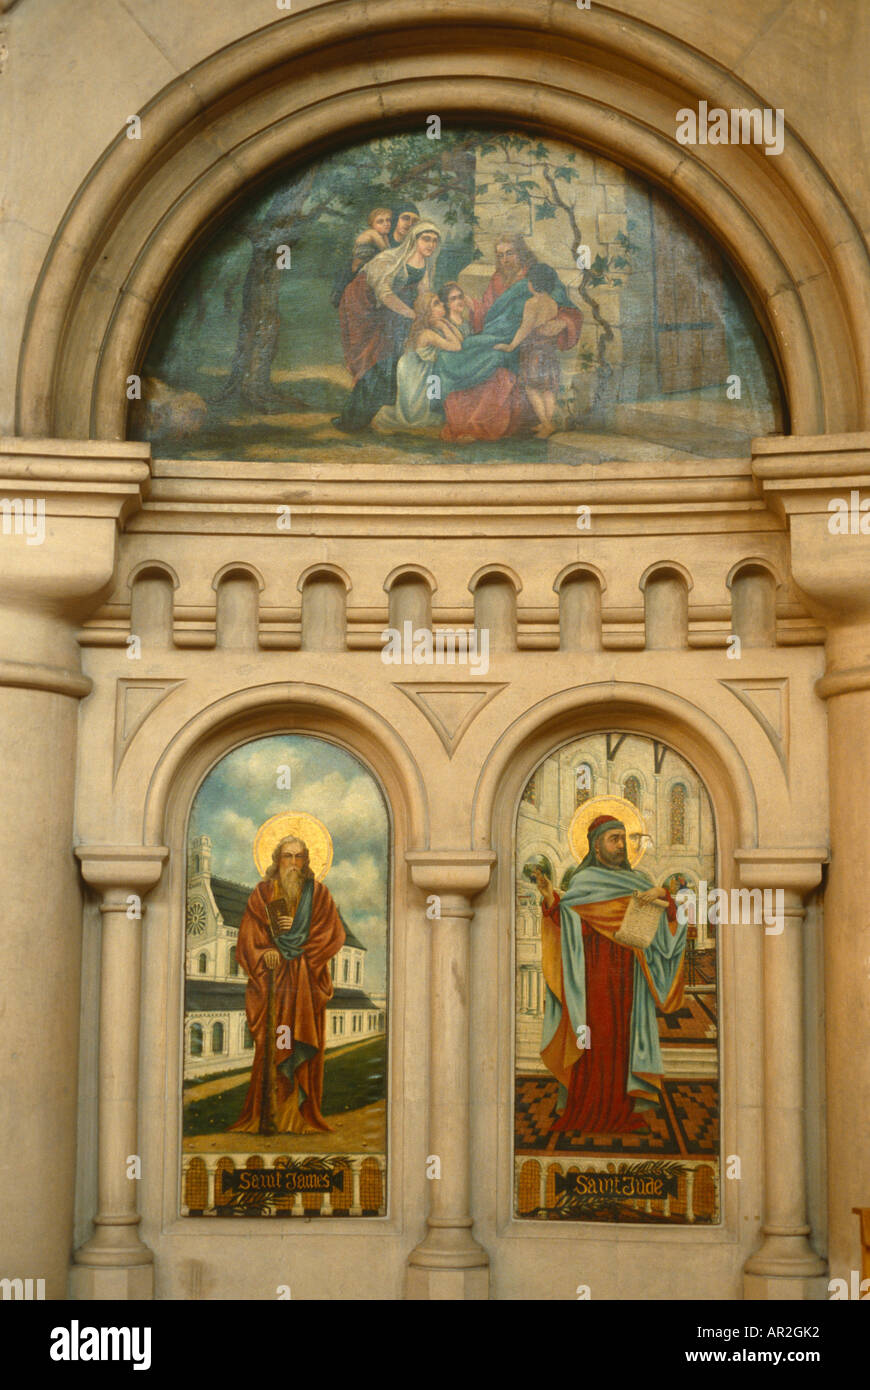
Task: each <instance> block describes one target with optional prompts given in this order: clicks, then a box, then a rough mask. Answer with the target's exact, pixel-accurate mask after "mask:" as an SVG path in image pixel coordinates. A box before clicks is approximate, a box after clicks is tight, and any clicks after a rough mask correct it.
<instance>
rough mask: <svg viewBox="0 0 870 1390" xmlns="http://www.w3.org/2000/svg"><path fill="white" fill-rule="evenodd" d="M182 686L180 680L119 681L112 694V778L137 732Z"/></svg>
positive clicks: (116, 773) (115, 774)
mask: <svg viewBox="0 0 870 1390" xmlns="http://www.w3.org/2000/svg"><path fill="white" fill-rule="evenodd" d="M182 684H183V682H182V681H167V680H159V679H156V680H129V681H128V680H120V681H118V686H117V692H116V695H115V771H114V776H115V777H117V775H118V768H119V767H120V766H121V763H122V762H123V759H124V754H125V753H126V751H127V749H128V748H129V746H130V740H131V739H132V737H133V735H134V734H135V732H136V730H137V729H138V728H139V727H140V726H141V725H142V724H144V722H145V720H146V719H147V718H148V716H149V714H150V713H151V711H152V710H154V709H156V708H157V706H158V705H159V704H160V701H161V700H164V699H165V698H166V696H167V695H168V694H169V692H170V691H171V690H174V689H175V687H176V686H177V685H182Z"/></svg>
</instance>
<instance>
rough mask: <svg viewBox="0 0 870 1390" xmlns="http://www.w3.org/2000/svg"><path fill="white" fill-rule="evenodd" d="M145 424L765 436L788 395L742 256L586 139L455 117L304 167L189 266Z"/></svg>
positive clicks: (737, 444)
mask: <svg viewBox="0 0 870 1390" xmlns="http://www.w3.org/2000/svg"><path fill="white" fill-rule="evenodd" d="M139 374H140V376H141V387H142V394H141V399H139V400H137V401H135V402H134V403H133V406H132V407H131V417H130V437H131V438H134V439H142V440H149V441H150V442H151V444H152V447H153V452H154V454H155V456H157V457H162V458H201V459H215V458H233V459H239V460H259V459H266V460H282V461H299V462H303V461H311V462H337V463H344V462H347V463H353V462H360V463H383V462H387V463H401V462H412V463H414V462H416V463H432V462H440V461H444V462H461V463H469V462H470V463H475V462H484V461H498V460H505V461H522V462H528V463H529V464H534V463H536V462H552V463H569V464H570V463H576V464H582V463H596V462H599V461H602V460H607V459H616V460H626V461H632V460H635V459H639V460H649V461H656V460H665V459H670V460H679V459H692V458H705V457H726V458H727V457H745V456H746V455H748V453H749V451H750V440H751V439H752V438H753V437H755V436H757V435H763V434H768V433H774V432H781V431H782V430H783V429H784V428H785V427H786V426H785V424H784V407H783V397H782V393H781V390H780V386H779V382H778V378H777V373H776V369H775V366H774V362H773V358H772V355H771V352H770V349H769V347H768V344H767V341H766V339H765V336H764V333H763V331H762V329H761V326H760V324H759V322H758V320H757V319H756V317H755V315H754V313H753V310H752V308H751V306H750V303H749V300H748V298H747V296H746V294H745V292H744V291H743V289H742V287H741V285H740V284H739V282H738V279H737V277H736V275H735V273H734V271H733V270H732V268H731V267H730V265H729V264H728V263H727V261H726V260H725V259H724V257H723V256H722V254H721V253H720V251H719V250H718V249H717V247H716V246H715V244H714V243H713V242H712V240H711V239H710V238H709V237H708V236H707V235H706V233H704V232H703V231H702V230H701V229H700V228H699V227H698V226H697V225H696V224H695V223H694V222H693V221H692V220H691V219H690V218H689V217H688V216H687V215H686V214H685V213H684V212H683V210H682V209H681V208H680V207H678V205H677V204H676V203H675V202H673V201H672V200H671V199H669V198H668V197H666V196H665V195H664V194H663V193H661V192H660V191H658V190H657V189H655V188H654V187H653V186H652V185H650V184H648V183H646V182H644V181H643V180H642V179H640V178H639V177H637V176H636V175H635V174H633V173H630V172H629V171H627V170H625V169H623V168H621V167H620V166H618V165H616V164H613V163H611V162H610V161H609V160H606V159H601V158H599V157H597V156H595V155H593V154H590V153H588V152H587V151H584V150H581V149H579V148H574V147H572V146H571V145H568V144H565V143H564V142H561V141H556V140H544V139H540V138H538V137H537V136H535V137H530V136H528V135H523V134H520V133H511V132H504V131H486V130H477V129H474V130H471V129H467V128H463V129H446V128H445V129H444V130H443V131H441V134H440V139H430V138H429V137H428V135H427V133H426V131H418V132H415V133H406V134H397V135H391V136H388V137H386V138H383V139H377V140H370V141H367V142H366V143H364V144H358V145H354V146H352V147H350V148H346V149H344V150H341V151H339V152H336V153H334V154H331V155H329V156H328V157H326V158H324V159H321V160H320V161H318V162H316V163H312V164H309V165H307V166H306V167H304V168H301V169H299V168H297V169H294V170H293V171H292V172H289V173H288V172H286V171H285V172H284V173H283V174H282V175H280V176H279V177H277V178H275V179H273V180H272V182H271V183H270V185H269V186H268V187H266V188H263V187H260V188H259V189H258V191H257V192H256V194H252V195H251V197H250V198H249V199H248V201H247V202H246V203H244V204H243V205H242V206H241V207H240V208H238V209H236V210H235V211H234V213H233V214H232V217H231V219H230V220H229V221H227V222H226V223H225V224H224V225H223V227H222V229H221V230H220V232H218V233H217V234H216V235H215V236H214V237H213V238H212V240H211V241H210V242H209V243H208V244H207V246H206V247H205V248H204V249H203V250H202V251H201V253H200V254H199V256H198V258H197V259H196V260H195V261H193V262H192V263H191V265H190V267H189V268H188V270H187V271H186V272H185V273H184V275H183V277H182V279H181V280H180V281H179V283H178V285H177V286H176V288H175V291H174V293H173V295H172V297H171V298H170V299H169V301H168V302H167V305H166V308H165V310H164V312H163V314H162V316H161V318H160V320H159V322H158V324H157V327H156V330H155V333H154V335H153V337H152V339H151V342H150V345H149V347H148V349H147V352H146V354H145V360H144V362H143V363H142V365H141V367H140V373H139Z"/></svg>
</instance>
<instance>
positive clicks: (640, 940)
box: [514, 729, 721, 1226]
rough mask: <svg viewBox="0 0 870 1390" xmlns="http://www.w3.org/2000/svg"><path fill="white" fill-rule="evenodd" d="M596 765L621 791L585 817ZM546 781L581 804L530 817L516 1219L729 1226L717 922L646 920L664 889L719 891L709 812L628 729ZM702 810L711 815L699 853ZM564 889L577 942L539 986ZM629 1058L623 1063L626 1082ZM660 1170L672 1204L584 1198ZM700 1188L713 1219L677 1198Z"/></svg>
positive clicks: (563, 758)
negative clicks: (593, 1185)
mask: <svg viewBox="0 0 870 1390" xmlns="http://www.w3.org/2000/svg"><path fill="white" fill-rule="evenodd" d="M584 764H588V765H589V766H591V767H598V768H605V767H606V768H607V779H606V784H605V786H604V788H603V790H599V792H598V794H596V791H595V789H593V791H592V794H591V795H590V796H586V797H584V798H583V800H582V801H580V802H579V804H578V801H577V797H576V789H577V777H576V774H577V771H578V769H579V768H580V767H581V766H583V765H584ZM538 772H539V776H540V777H541V778H542V779H544V785H546V786H548V787H549V786H554V787H556V786H558V787H561V788H565V789H567V787H568V785H569V784H573V786H574V787H575V796H570V795H569V796H568V797H567V798H566V797H565V796H560V797H559V798H557V799H554V805H553V808H552V813H551V812H550V806H549V802H548V807H547V816H546V818H542V816H541V814H540V811H539V810H538V811H532V809H531V808H530V807H529V805H528V803H527V802H525V801H521V802H520V804H519V807H518V809H517V817H516V826H515V843H516V862H515V865H514V871H515V879H516V894H515V908H514V952H515V962H516V963H515V975H514V1038H515V1077H514V1095H515V1104H514V1191H515V1202H514V1215H515V1216H516V1217H518V1218H528V1219H535V1220H537V1219H540V1217H541V1215H542V1214H545V1215H546V1216H547V1217H548V1218H549V1219H551V1220H558V1221H584V1222H585V1221H603V1222H608V1223H616V1224H618V1223H621V1222H624V1223H625V1224H627V1225H631V1226H635V1225H637V1224H641V1225H643V1224H650V1225H653V1224H654V1225H662V1224H670V1225H681V1224H684V1223H686V1222H688V1221H692V1222H693V1224H695V1225H698V1224H706V1225H715V1224H718V1223H719V1221H720V1219H721V1217H720V1201H719V1192H720V1183H719V1138H718V1135H719V1114H720V1100H719V1097H720V1091H719V1087H720V1066H719V1025H718V1013H717V1011H718V997H719V996H718V955H717V943H716V937H715V934H714V933H713V932H712V931H711V930H710V928H709V924H708V923H707V922H706V921H705V920H703V918H702V919H700V920H698V921H697V922H695V923H693V924H692V928H691V931H690V930H689V924H688V922H685V921H683V922H681V921H680V920H679V915H678V918H677V920H676V921H675V922H670V921H669V920H668V914H667V909H666V908H665V906H664V905H663V904H662V902H661V900H660V899H658V897H656V899H655V900H654V901H651V902H649V903H648V904H647V903H643V902H638V896H640V897H643V896H644V895H645V894H646V893H648V892H649V890H650V889H654V890H656V889H659V888H660V887H662V886H664V887H665V888H667V890H668V891H669V892H670V893H671V894H672V895H673V894H676V893H677V892H679V891H680V890H681V889H685V888H689V887H694V886H695V885H697V884H699V883H700V882H701V881H705V882H706V883H707V885H708V887H715V882H716V875H717V859H716V838H715V824H714V819H713V807H712V802H711V800H710V797H709V794H708V792H707V789H706V787H705V786H704V783H703V782H702V781H701V779H700V777H699V776H698V774H697V773H696V772H695V770H694V768H692V767H691V765H690V764H689V763H688V762H687V761H686V759H685V758H683V757H682V756H681V755H680V754H679V753H678V752H677V751H676V750H675V749H673V748H670V747H668V746H666V745H664V744H663V743H662V742H661V740H660V739H654V738H652V737H647V736H645V735H642V734H637V733H626V732H624V731H622V730H619V729H614V730H609V731H602V732H600V733H594V734H586V735H584V736H583V737H581V738H578V739H575V740H574V741H572V742H570V743H567V744H563V745H562V746H561V747H559V748H558V749H556V750H554V751H553V752H552V753H551V754H550V755H549V757H547V758H545V759H544V761H543V762H542V763H541V764H540V766H539V769H538ZM615 789H618V791H616V794H614V792H615ZM673 792H676V796H677V798H680V799H681V807H682V822H681V833H682V840H681V841H680V840H675V839H674V836H673V833H672V832H673V830H674V829H676V828H677V827H675V826H674V825H673V822H672V816H671V809H672V805H673V804H674V796H673ZM619 793H621V795H620V794H619ZM689 803H691V806H692V811H693V816H694V815H695V814H696V813H697V835H696V834H695V827H694V822H693V830H692V847H691V851H690V850H689V849H688V848H687V847H686V841H687V839H688V836H687V835H686V833H685V828H686V827H685V815H686V812H685V808H686V806H687V805H688V804H689ZM550 884H552V885H554V886H555V887H556V888H557V889H559V891H560V893H561V899H562V907H561V911H562V919H563V921H564V919H565V914H566V912H568V913H570V914H571V915H572V916H573V913H574V912H576V915H577V916H578V917H579V919H580V922H579V924H578V925H579V927H580V930H577V931H576V932H574V933H572V934H571V935H570V936H569V935H568V934H567V933H564V932H563V934H562V941H561V950H562V952H563V965H565V966H566V968H564V969H563V970H562V971H561V972H558V976H554V975H553V974H552V972H549V973H546V974H545V973H544V972H543V971H542V969H541V964H542V960H543V959H544V958H545V953H546V949H547V939H548V938H547V933H548V932H549V933H550V934H551V935H552V930H553V920H554V919H553V915H552V912H551V911H549V910H548V909H546V908H545V906H544V899H545V896H546V894H547V893H548V891H549V889H548V885H550ZM714 901H716V899H714ZM605 905H606V911H605ZM699 911H700V909H699ZM695 915H696V916H697V915H698V914H697V912H696V914H695ZM555 920H556V922H557V923H558V920H559V918H558V915H557V916H556V919H555ZM564 953H567V955H568V959H565V956H564ZM638 961H640V963H641V964H642V965H644V969H643V970H642V971H640V970H638V969H637V966H638ZM677 1001H679V1002H677ZM701 1015H703V1018H702V1021H701V1023H700V1026H699V1024H698V1022H697V1020H698V1019H699V1018H700V1017H701ZM565 1020H570V1025H568V1031H566V1023H565ZM699 1037H703V1039H704V1041H703V1045H699ZM575 1039H576V1041H575ZM617 1049H622V1052H621V1053H620V1056H621V1058H622V1060H621V1061H620V1064H619V1066H618V1067H614V1066H613V1064H612V1063H613V1057H614V1053H615V1050H617ZM689 1094H691V1096H692V1104H693V1106H695V1107H697V1109H696V1111H695V1112H694V1113H695V1116H696V1118H697V1119H700V1117H701V1116H703V1120H702V1122H701V1123H700V1124H698V1123H695V1122H694V1120H693V1123H692V1125H691V1126H683V1124H682V1122H681V1121H679V1122H678V1124H679V1133H677V1132H676V1131H675V1128H674V1122H673V1116H674V1115H675V1114H677V1115H679V1114H681V1113H683V1114H684V1113H685V1108H684V1106H685V1097H686V1096H687V1095H689ZM690 1131H691V1132H690ZM566 1156H567V1157H566ZM568 1160H570V1161H568ZM652 1160H654V1163H655V1165H656V1167H657V1169H659V1167H660V1171H661V1173H662V1174H666V1175H667V1186H666V1187H663V1188H662V1191H661V1192H660V1193H659V1194H656V1193H653V1192H650V1193H649V1198H648V1200H647V1199H644V1200H640V1201H639V1200H638V1199H637V1197H636V1194H635V1195H632V1194H631V1192H630V1191H628V1190H625V1191H617V1192H613V1191H611V1192H609V1193H608V1194H607V1200H605V1201H601V1200H595V1201H593V1202H590V1201H589V1200H588V1193H587V1192H586V1190H585V1188H584V1186H583V1185H581V1184H580V1183H578V1182H577V1181H576V1177H577V1175H578V1174H583V1173H586V1172H588V1171H590V1170H592V1169H594V1170H595V1171H605V1172H617V1171H618V1172H619V1173H620V1174H625V1175H626V1176H627V1178H630V1177H631V1176H632V1175H636V1176H637V1177H639V1178H640V1177H642V1176H647V1175H648V1174H649V1172H650V1171H651V1161H652ZM532 1165H533V1166H532ZM532 1172H534V1173H535V1178H534V1181H533V1180H532V1178H531V1174H532ZM687 1174H688V1175H689V1177H688V1178H687ZM699 1174H701V1175H702V1177H701V1182H700V1186H699V1187H698V1190H699V1191H702V1192H703V1193H704V1201H703V1202H702V1203H701V1204H700V1205H699V1204H698V1203H697V1202H696V1203H690V1202H687V1201H686V1200H684V1199H681V1197H680V1193H681V1190H682V1189H681V1186H680V1184H681V1183H684V1182H685V1181H691V1180H694V1181H695V1182H696V1183H697V1181H698V1175H699ZM692 1175H693V1176H692ZM626 1186H627V1184H626ZM597 1196H598V1194H596V1197H597Z"/></svg>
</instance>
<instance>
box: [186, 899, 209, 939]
mask: <svg viewBox="0 0 870 1390" xmlns="http://www.w3.org/2000/svg"><path fill="white" fill-rule="evenodd" d="M206 920H207V919H206V912H205V904H204V903H200V902H193V903H189V904H188V908H187V930H188V932H189V933H190V935H191V936H202V934H203V932H204V931H205V924H206Z"/></svg>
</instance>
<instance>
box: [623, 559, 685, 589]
mask: <svg viewBox="0 0 870 1390" xmlns="http://www.w3.org/2000/svg"><path fill="white" fill-rule="evenodd" d="M670 574H678V575H681V576H682V578H683V580H684V581H685V584H686V589H687V590H688V591H689V593H691V591H692V589H693V588H694V583H695V581H694V580H693V579H692V576H691V574H690V573H689V571H688V570H687V569H686V566H685V565H682V564H680V561H679V560H654V561H653V563H652V564H651V565H647V567H646V569H645V570H644V572H643V574H642V575H641V577H640V579H639V580H638V582H637V587H638V588H639V589H640V590H641V591H642V592H643V591H645V590H646V587H647V585H648V584H649V582H650V580H651V579H656V578H659V577H660V576H662V575H670Z"/></svg>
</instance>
